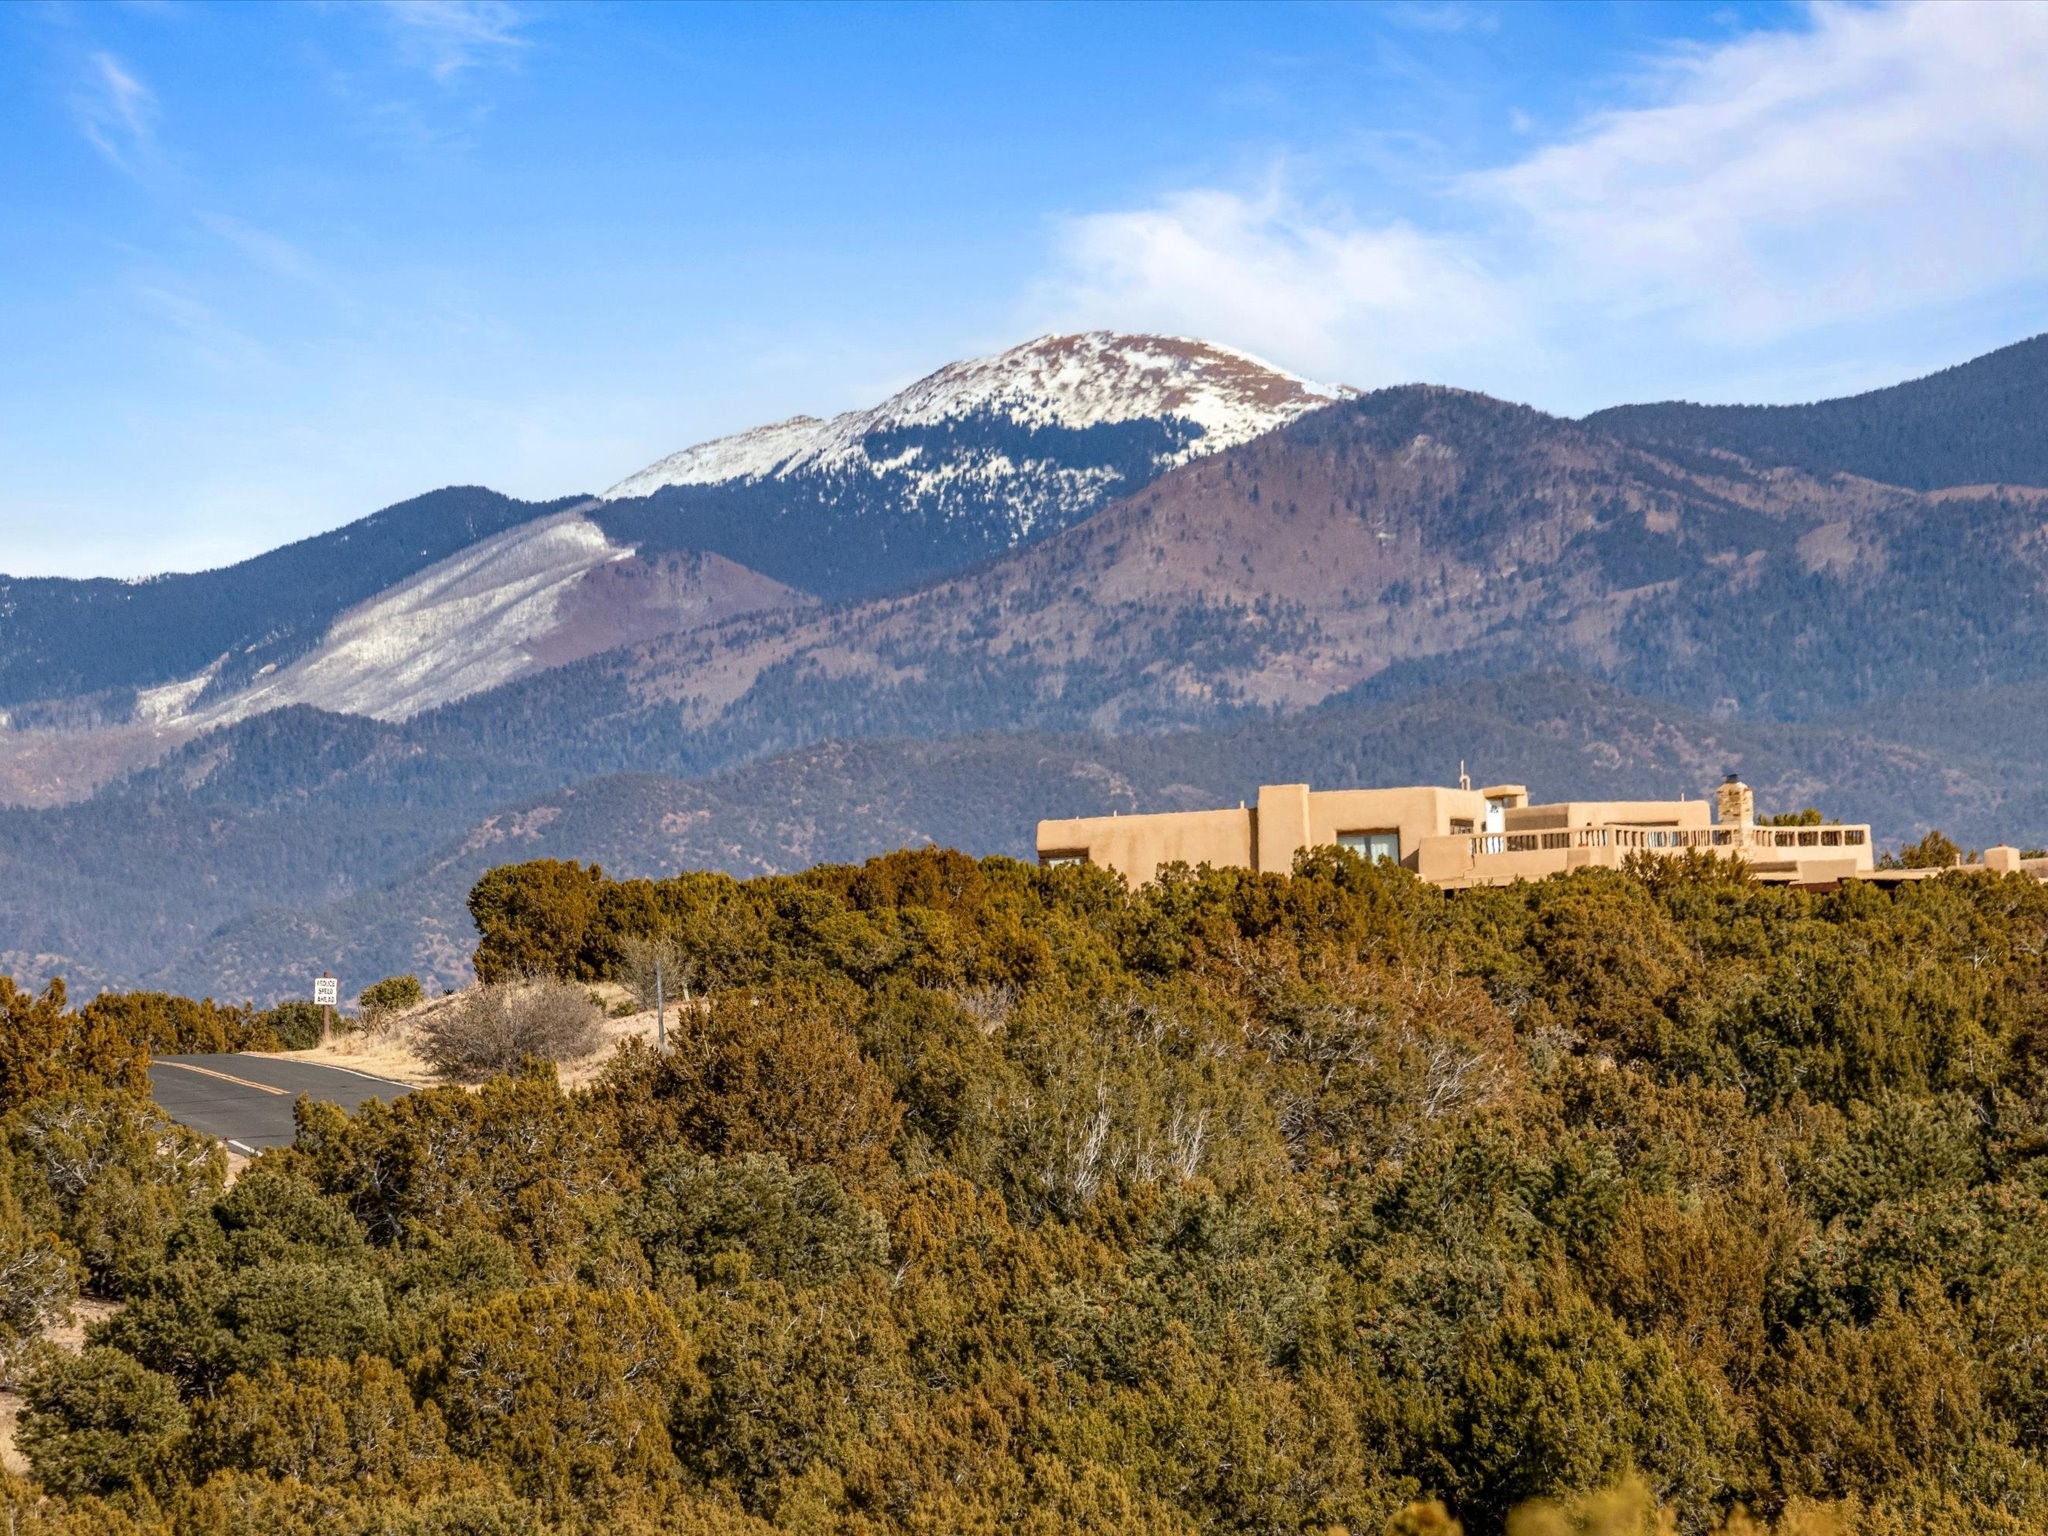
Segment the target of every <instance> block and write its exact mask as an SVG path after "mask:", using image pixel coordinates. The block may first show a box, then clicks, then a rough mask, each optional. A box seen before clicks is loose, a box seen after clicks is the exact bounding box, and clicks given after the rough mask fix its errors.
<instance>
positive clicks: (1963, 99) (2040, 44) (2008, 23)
mask: <svg viewBox="0 0 2048 1536" xmlns="http://www.w3.org/2000/svg"><path fill="white" fill-rule="evenodd" d="M1809 14H1810V20H1811V25H1810V26H1809V27H1808V28H1807V29H1806V30H1803V31H1799V32H1773V33H1765V34H1760V35H1753V36H1750V37H1747V38H1744V39H1742V40H1740V41H1737V42H1733V43H1730V44H1727V45H1725V46H1723V47H1720V48H1717V49H1713V50H1710V51H1703V52H1700V53H1697V54H1693V55H1689V56H1681V57H1679V58H1676V59H1673V60H1671V61H1670V62H1669V63H1668V64H1667V66H1666V68H1665V70H1664V71H1663V73H1662V78H1661V80H1660V81H1659V82H1658V83H1659V84H1660V85H1661V88H1662V97H1663V99H1662V100H1661V101H1659V102H1657V103H1656V104H1655V105H1651V106H1645V107H1639V108H1636V109H1633V110H1626V111H1617V112H1610V113H1606V114H1603V115H1602V116H1600V117H1598V118H1595V119H1594V120H1593V121H1591V122H1589V123H1587V124H1586V125H1584V126H1583V128H1582V129H1581V130H1580V131H1579V132H1578V133H1576V134H1574V135H1572V136H1571V137H1569V138H1568V139H1566V140H1565V141H1563V142H1561V143H1557V144H1553V145H1551V146H1549V147H1547V148H1545V149H1542V150H1540V151H1538V152H1537V153H1535V154H1533V155H1531V156H1530V157H1529V158H1528V159H1526V160H1524V161H1523V162H1522V163H1520V164H1519V165H1514V166H1511V167H1508V168H1507V169H1505V170H1500V171H1494V172H1489V173H1485V174H1482V175H1478V176H1474V177H1471V178H1469V179H1468V181H1467V182H1466V184H1465V190H1466V191H1468V192H1469V193H1470V194H1472V195H1473V196H1474V197H1476V198H1479V199H1481V200H1497V201H1498V202H1499V203H1500V204H1502V205H1504V206H1505V207H1506V208H1508V209H1509V210H1511V211H1512V212H1513V213H1514V214H1516V215H1518V216H1520V218H1521V219H1522V220H1524V221H1526V231H1527V233H1528V235H1529V236H1530V238H1531V239H1532V240H1533V242H1534V244H1535V247H1536V250H1537V252H1538V253H1539V258H1540V257H1542V256H1547V257H1548V258H1549V259H1550V261H1551V262H1553V263H1554V267H1553V270H1552V272H1551V273H1550V278H1551V281H1552V282H1553V283H1555V284H1558V285H1560V286H1567V287H1570V286H1576V287H1577V288H1578V289H1579V290H1580V293H1579V294H1577V295H1575V297H1579V298H1584V297H1586V296H1588V295H1592V294H1598V295H1602V296H1604V299H1605V303H1606V305H1607V306H1608V307H1610V308H1612V309H1613V310H1615V311H1617V312H1621V313H1630V312H1658V311H1661V312H1666V313H1669V314H1672V315H1673V316H1674V317H1675V318H1676V319H1677V320H1678V322H1679V323H1680V324H1682V325H1684V326H1685V327H1687V328H1688V329H1691V330H1694V331H1703V332H1706V333H1710V334H1726V333H1729V332H1732V333H1733V336H1734V337H1735V338H1736V339H1747V340H1754V341H1764V340H1770V339H1774V338H1776V337H1779V336H1783V335H1787V334H1790V333H1793V332H1796V331H1800V330H1803V329H1806V328H1809V327H1812V326H1814V325H1817V324H1823V323H1826V322H1829V321H1832V320H1838V319H1844V318H1866V317H1874V316H1876V315H1880V314H1884V313H1887V312H1891V311H1895V310H1898V309H1903V308H1910V307H1913V306H1917V305H1921V304H1928V303H1942V302H1951V301H1954V300H1957V299H1963V298H1968V297H1971V296H1973V295H1975V294H1978V293H1981V292H1983V291H1985V290H1987V289H1991V288H1996V287H1998V286H2001V285H2004V284H2007V283H2010V282H2013V281H2015V280H2017V279H2024V278H2027V277H2032V276H2036V275H2038V274H2039V273H2040V270H2041V252H2042V251H2043V249H2044V241H2048V89H2044V85H2043V82H2048V7H2044V6H2038V5H1986V4H1949V5H1939V6H1937V5H1896V6H1886V7H1881V8H1869V7H1863V6H1854V7H1851V6H1844V5H1833V4H1829V5H1822V6H1818V7H1816V8H1815V9H1813V10H1812V11H1811V12H1810V13H1809Z"/></svg>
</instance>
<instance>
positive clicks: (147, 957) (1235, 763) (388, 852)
mask: <svg viewBox="0 0 2048 1536" xmlns="http://www.w3.org/2000/svg"><path fill="white" fill-rule="evenodd" d="M650 755H651V754H650ZM1460 759H1463V760H1464V761H1466V763H1467V764H1468V765H1469V766H1470V768H1471V769H1472V770H1473V771H1474V772H1475V773H1478V774H1480V775H1482V776H1495V777H1507V778H1512V779H1516V780H1519V781H1525V782H1527V783H1529V784H1530V785H1531V786H1532V787H1534V788H1536V789H1537V790H1538V792H1539V793H1548V792H1552V791H1554V792H1557V793H1560V794H1562V793H1570V794H1576V795H1603V796H1613V797H1630V796H1657V797H1665V796H1676V795H1681V794H1705V793H1707V792H1708V790H1709V789H1710V788H1711V786H1712V785H1713V784H1714V783H1716V782H1718V780H1719V779H1720V777H1721V775H1722V774H1723V773H1725V772H1727V771H1729V770H1730V769H1732V768H1739V769H1740V770H1741V771H1742V773H1743V774H1744V775H1745V776H1746V777H1747V778H1748V779H1749V781H1750V782H1751V783H1752V784H1753V785H1754V786H1756V788H1757V790H1758V794H1759V797H1760V800H1761V802H1762V804H1763V805H1764V806H1765V808H1766V809H1772V810H1779V809H1782V810H1794V809H1798V808H1800V807H1803V806H1806V805H1810V804H1818V805H1821V806H1823V807H1824V808H1825V809H1826V810H1827V811H1828V812H1829V813H1830V814H1831V815H1839V816H1843V817H1845V818H1850V819H1861V818H1863V817H1865V816H1869V817H1872V818H1874V819H1875V820H1876V821H1877V823H1878V834H1879V836H1880V838H1881V839H1883V840H1885V841H1889V842H1903V841H1905V840H1906V839H1907V838H1909V837H1917V836H1919V834H1920V833H1921V832H1922V831H1924V830H1925V829H1926V828H1927V827H1928V826H1930V825H1940V826H1942V827H1944V828H1946V829H1947V830H1948V831H1949V832H1950V833H1951V834H1953V835H1955V836H1957V837H1960V838H1963V839H1965V840H1974V841H1975V842H1977V843H1980V844H1981V843H1983V842H1988V841H1991V840H1994V839H1996V838H1998V837H2001V836H2010V837H2023V836H2030V835H2031V836H2032V837H2033V838H2034V840H2035V841H2036V842H2041V843H2048V771H2043V770H2041V769H2040V768H2038V767H2029V766H2027V765H2026V764H2019V765H2011V764H2007V763H2004V762H2002V761H1999V760H1996V759H1993V758H1985V759H1979V758H1976V757H1973V756H1971V755H1970V754H1969V753H1968V752H1967V750H1950V749H1949V748H1948V746H1947V745H1946V744H1945V743H1944V742H1941V741H1936V742H1933V743H1929V744H1926V745H1920V746H1913V745H1905V744H1901V743H1900V742H1898V741H1896V740H1893V739H1888V738H1887V737H1886V736H1885V735H1884V734H1883V733H1882V730H1881V728H1880V727H1879V726H1878V725H1877V724H1875V723H1872V722H1864V723H1862V724H1861V725H1859V726H1858V727H1857V728H1855V729H1835V728H1818V727H1805V726H1784V725H1775V724H1769V723H1748V722H1737V721H1713V720H1710V719H1707V718H1705V717H1704V716H1702V715H1700V714H1697V713H1694V712H1688V711H1683V710H1676V709H1672V708H1670V707H1668V706H1660V705H1656V704H1652V703H1649V702H1646V701H1643V700H1637V699H1631V698H1629V697H1627V696H1625V695H1623V694H1620V693H1618V692H1616V691H1615V690H1613V689H1611V688H1608V687H1605V686H1602V685H1597V684H1592V683H1588V682H1585V681H1583V680H1581V679H1576V678H1571V677H1566V676H1563V675H1559V674H1547V675H1532V676H1525V677H1516V678H1510V679H1503V680H1497V681H1492V682H1484V683H1468V684H1463V685H1459V686H1457V687H1452V688H1446V689H1441V690H1437V691H1433V692H1431V693H1427V694H1424V695H1421V696H1418V697H1413V698H1408V699H1404V700H1401V701H1398V702H1391V703H1375V704H1370V705H1358V706H1332V707H1327V708H1323V709H1320V710H1315V711H1310V712H1308V713H1305V714H1302V715H1299V716H1295V717H1292V718H1289V719H1284V720H1278V721H1273V720H1267V719H1264V718H1259V719H1253V720H1248V721H1246V722H1244V723H1242V724H1240V725H1236V726H1226V727H1219V728H1216V729H1212V730H1206V731H1195V732H1176V733H1172V734H1168V735H1137V736H1120V737H1106V736H1099V735H1062V734H1055V733H1033V732H1016V731H1013V732H1004V733H988V734H982V735H977V736H972V737H967V738H963V739H954V740H945V741H934V742H920V741H905V740H880V741H876V740H866V741H845V740H838V741H827V742H820V743H816V744H813V745H811V746H808V747H804V748H800V749H794V750H791V751H788V752H785V753H782V754H780V755H777V756H774V757H770V758H766V759H762V760H757V761H753V762H750V763H748V764H746V765H744V766H741V767H738V768H734V769H731V770H728V771H726V772H724V773H720V774H716V775H712V776H709V777H705V778H699V779H682V778H678V777H676V776H673V775H660V774H650V773H639V774H630V773H629V774H618V775H612V776H607V777H601V778H595V779H593V778H589V777H587V776H583V775H579V774H575V773H571V772H567V771H550V770H547V769H545V768H544V767H541V766H533V765H529V764H525V763H522V762H521V761H519V760H518V759H517V758H515V757H512V756H510V755H508V754H503V753H500V752H497V751H494V750H491V749H489V748H478V749H474V750H470V751H467V752H460V751H456V750H453V749H445V750H440V751H435V752H431V753H429V752H423V751H421V750H420V749H419V748H418V746H417V745H416V743H415V742H414V741H413V740H412V738H411V736H410V731H409V728H408V727H404V726H389V725H380V724H377V723H374V722H368V721H361V720H351V719H348V718H346V717H339V716H323V715H320V714H318V713H315V712H312V711H306V710H293V711H283V712H280V713H277V714H274V715H268V716H265V717H263V718H262V719H260V720H254V721H249V722H246V723H244V724H243V725H240V726H237V727H235V728H233V729H232V730H229V731H224V732H221V733H217V734H216V735H214V736H211V737H208V738H206V739H205V740H203V741H201V742H198V743H195V744H194V745H192V746H191V747H188V748H186V749H184V750H183V751H182V752H181V753H179V754H177V755H176V756H174V757H173V758H171V759H170V760H168V761H167V762H165V763H164V764H163V765H162V766H161V767H160V768H158V769H156V770H153V771H152V772H150V773H147V774H144V775H142V776H139V777H138V778H136V779H135V780H133V781H131V782H130V783H128V784H126V785H124V786H122V787H121V788H120V789H118V790H117V791H113V792H109V793H107V794H103V795H102V796H101V797H99V798H98V799H96V800H94V801H92V802H91V803H89V804H87V805H83V806H74V807H67V808H64V809H61V810H54V811H44V812H18V811H17V812H0V932H4V933H8V934H12V935H15V936H16V938H15V941H14V943H13V944H11V945H8V946H5V948H7V949H8V950H10V951H11V953H9V954H6V955H4V956H0V969H11V970H12V971H13V972H14V973H15V974H17V975H21V976H24V977H28V978H30V979H34V980H38V981H39V980H40V979H41V978H42V977H44V976H47V975H50V974H58V973H62V974H66V975H69V976H72V977H73V978H74V979H76V980H77V981H78V982H79V984H81V985H98V984H99V983H101V982H103V981H120V982H123V983H127V984H133V983H136V982H138V981H143V980H148V981H150V982H152V983H153V984H160V985H168V986H172V987H175V988H177V989H180V990H186V991H192V992H194V993H208V994H212V995H216V996H230V997H256V998H259V999H267V998H269V997H271V996H273V995H276V994H279V993H289V992H291V991H293V990H294V989H296V988H298V987H300V986H302V985H303V977H304V974H305V972H306V967H307V965H308V964H312V965H313V966H314V973H315V974H317V972H318V971H319V970H322V969H334V970H336V971H337V972H338V973H340V974H342V975H344V976H348V977H359V978H361V979H364V980H374V979H375V978H376V977H377V976H382V975H385V974H389V973H393V972H397V971H407V970H416V971H418V972H419V973H420V974H421V975H423V976H428V977H430V978H434V979H438V980H440V981H443V982H453V981H456V980H459V979H461V977H462V976H463V975H464V974H465V960H464V957H465V956H466V954H467V948H468V945H469V943H470V942H471V937H470V929H469V920H468V917H467V915H466V913H465V912H464V910H463V906H462V900H463V896H464V893H465V892H466V891H467V890H468V888H469V885H470V884H471V883H472V882H473V881H474V880H475V879H476V878H477V876H478V875H479V874H480V873H481V872H482V871H483V870H484V869H486V868H488V867H489V866H490V865H491V864H494V863H501V862H504V861H506V860H510V859H518V858H532V857H543V856H546V857H558V858H576V859H583V860H595V861H598V862H601V863H603V864H604V865H605V866H606V867H607V868H608V869H611V870H613V871H615V872H617V873H620V874H646V875H656V874H669V873H673V872H675V871H678V870H682V869H690V868H711V869H725V870H730V871H732V872H734V873H739V874H756V873H765V872H771V871H777V870H789V869H796V868H801V867H803V866H804V865H806V864H808V863H812V862H815V861H817V860H820V859H854V858H860V857H865V856H866V855H867V854H869V853H872V852H874V851H875V850H877V849H880V848H887V847H894V846H898V845H905V846H916V845H920V844H922V843H924V842H927V841H933V842H939V843H943V844H947V845H950V846H956V847H963V848H967V849H969V850H972V851H975V852H989V853H1008V854H1015V855H1020V856H1028V855H1029V854H1030V853H1031V851H1032V849H1031V837H1032V833H1033V829H1034V827H1035V824H1036V822H1037V821H1038V819H1039V818H1041V817H1044V816H1053V815H1087V814H1103V813H1107V812H1109V811H1112V810H1120V811H1125V812H1131V811H1138V810H1148V809H1150V810H1159V809H1175V808H1194V807H1200V806H1210V805H1234V804H1236V803H1237V802H1238V801H1239V800H1241V799H1244V798H1246V797H1248V796H1250V795H1252V794H1255V793H1256V791H1257V787H1258V785H1259V784H1260V783H1262V782H1293V781H1297V780H1300V779H1308V780H1310V781H1311V782H1314V783H1318V784H1324V785H1343V784H1376V783H1423V782H1432V783H1433V782H1453V781H1454V779H1455V775H1456V772H1457V765H1458V762H1459V760H1460ZM2037 761H2038V760H2037ZM1546 786H1547V788H1546ZM194 871H202V872H203V878H201V879H197V880H195V879H194V878H193V872H194ZM170 889H175V890H177V891H178V892H179V893H180V895H179V899H178V900H177V901H176V902H175V903H167V902H165V900H164V899H163V892H164V891H166V890H170Z"/></svg>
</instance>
